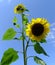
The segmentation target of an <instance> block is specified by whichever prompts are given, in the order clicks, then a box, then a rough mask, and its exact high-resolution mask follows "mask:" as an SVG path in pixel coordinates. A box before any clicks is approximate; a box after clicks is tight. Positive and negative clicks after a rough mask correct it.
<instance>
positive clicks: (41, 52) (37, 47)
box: [34, 43, 48, 56]
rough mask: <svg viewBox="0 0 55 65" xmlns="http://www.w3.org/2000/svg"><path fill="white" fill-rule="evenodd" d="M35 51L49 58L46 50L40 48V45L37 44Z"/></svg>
mask: <svg viewBox="0 0 55 65" xmlns="http://www.w3.org/2000/svg"><path fill="white" fill-rule="evenodd" d="M34 50H35V51H36V52H37V53H38V54H44V55H46V56H48V55H47V53H46V52H45V51H44V49H43V48H42V47H41V46H40V44H39V43H36V44H35V45H34Z"/></svg>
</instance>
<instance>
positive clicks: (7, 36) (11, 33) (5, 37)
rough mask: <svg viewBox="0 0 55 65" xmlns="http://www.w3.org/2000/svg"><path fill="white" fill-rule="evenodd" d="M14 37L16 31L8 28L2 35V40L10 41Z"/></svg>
mask: <svg viewBox="0 0 55 65" xmlns="http://www.w3.org/2000/svg"><path fill="white" fill-rule="evenodd" d="M15 35H16V31H15V30H14V29H13V28H9V29H8V30H7V31H6V32H5V33H4V35H3V40H11V39H13V38H14V36H15Z"/></svg>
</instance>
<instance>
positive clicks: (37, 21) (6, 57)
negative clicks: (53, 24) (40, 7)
mask: <svg viewBox="0 0 55 65" xmlns="http://www.w3.org/2000/svg"><path fill="white" fill-rule="evenodd" d="M25 11H26V12H29V10H28V9H27V8H26V7H25V6H24V5H23V4H18V5H17V6H15V7H14V13H15V14H18V15H20V16H21V19H22V22H21V23H22V25H21V26H20V24H18V23H17V22H18V19H17V17H16V16H15V17H14V19H13V20H12V22H13V25H14V26H15V27H16V28H18V29H20V27H21V28H22V29H21V30H20V31H15V30H14V29H13V28H9V29H8V30H7V31H6V32H5V33H4V35H3V40H18V41H19V40H21V41H22V47H23V50H22V51H16V50H14V49H13V48H9V49H8V50H6V51H5V52H4V54H3V57H2V60H1V65H10V64H11V63H12V62H14V61H16V60H17V59H18V58H19V56H18V53H22V54H23V60H24V65H27V62H28V59H29V58H33V59H34V61H35V62H36V63H37V64H40V65H46V63H45V62H44V60H42V59H41V58H39V57H38V56H36V55H34V56H33V55H31V56H28V55H27V50H28V47H30V46H33V47H34V48H32V49H34V51H35V52H36V53H37V54H39V55H40V54H44V55H45V56H49V55H48V54H47V53H46V52H45V50H44V49H43V47H42V46H41V44H42V43H46V37H47V35H48V33H49V32H50V24H49V22H48V20H47V19H45V18H32V19H31V21H29V20H28V15H27V14H25ZM18 33H20V34H21V36H20V35H19V36H20V37H15V36H16V35H18ZM30 43H31V44H30Z"/></svg>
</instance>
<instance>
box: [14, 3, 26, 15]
mask: <svg viewBox="0 0 55 65" xmlns="http://www.w3.org/2000/svg"><path fill="white" fill-rule="evenodd" d="M25 10H26V8H25V6H24V5H23V4H18V5H17V6H15V8H14V13H15V14H20V13H23V12H24V11H25Z"/></svg>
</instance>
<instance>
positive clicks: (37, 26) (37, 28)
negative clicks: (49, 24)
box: [32, 23, 44, 36]
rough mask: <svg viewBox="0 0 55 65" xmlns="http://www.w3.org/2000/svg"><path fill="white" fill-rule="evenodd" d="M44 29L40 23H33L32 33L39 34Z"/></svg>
mask: <svg viewBox="0 0 55 65" xmlns="http://www.w3.org/2000/svg"><path fill="white" fill-rule="evenodd" d="M43 31H44V26H43V25H42V24H40V23H37V24H34V25H33V26H32V34H33V35H35V36H40V35H41V34H42V33H43Z"/></svg>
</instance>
